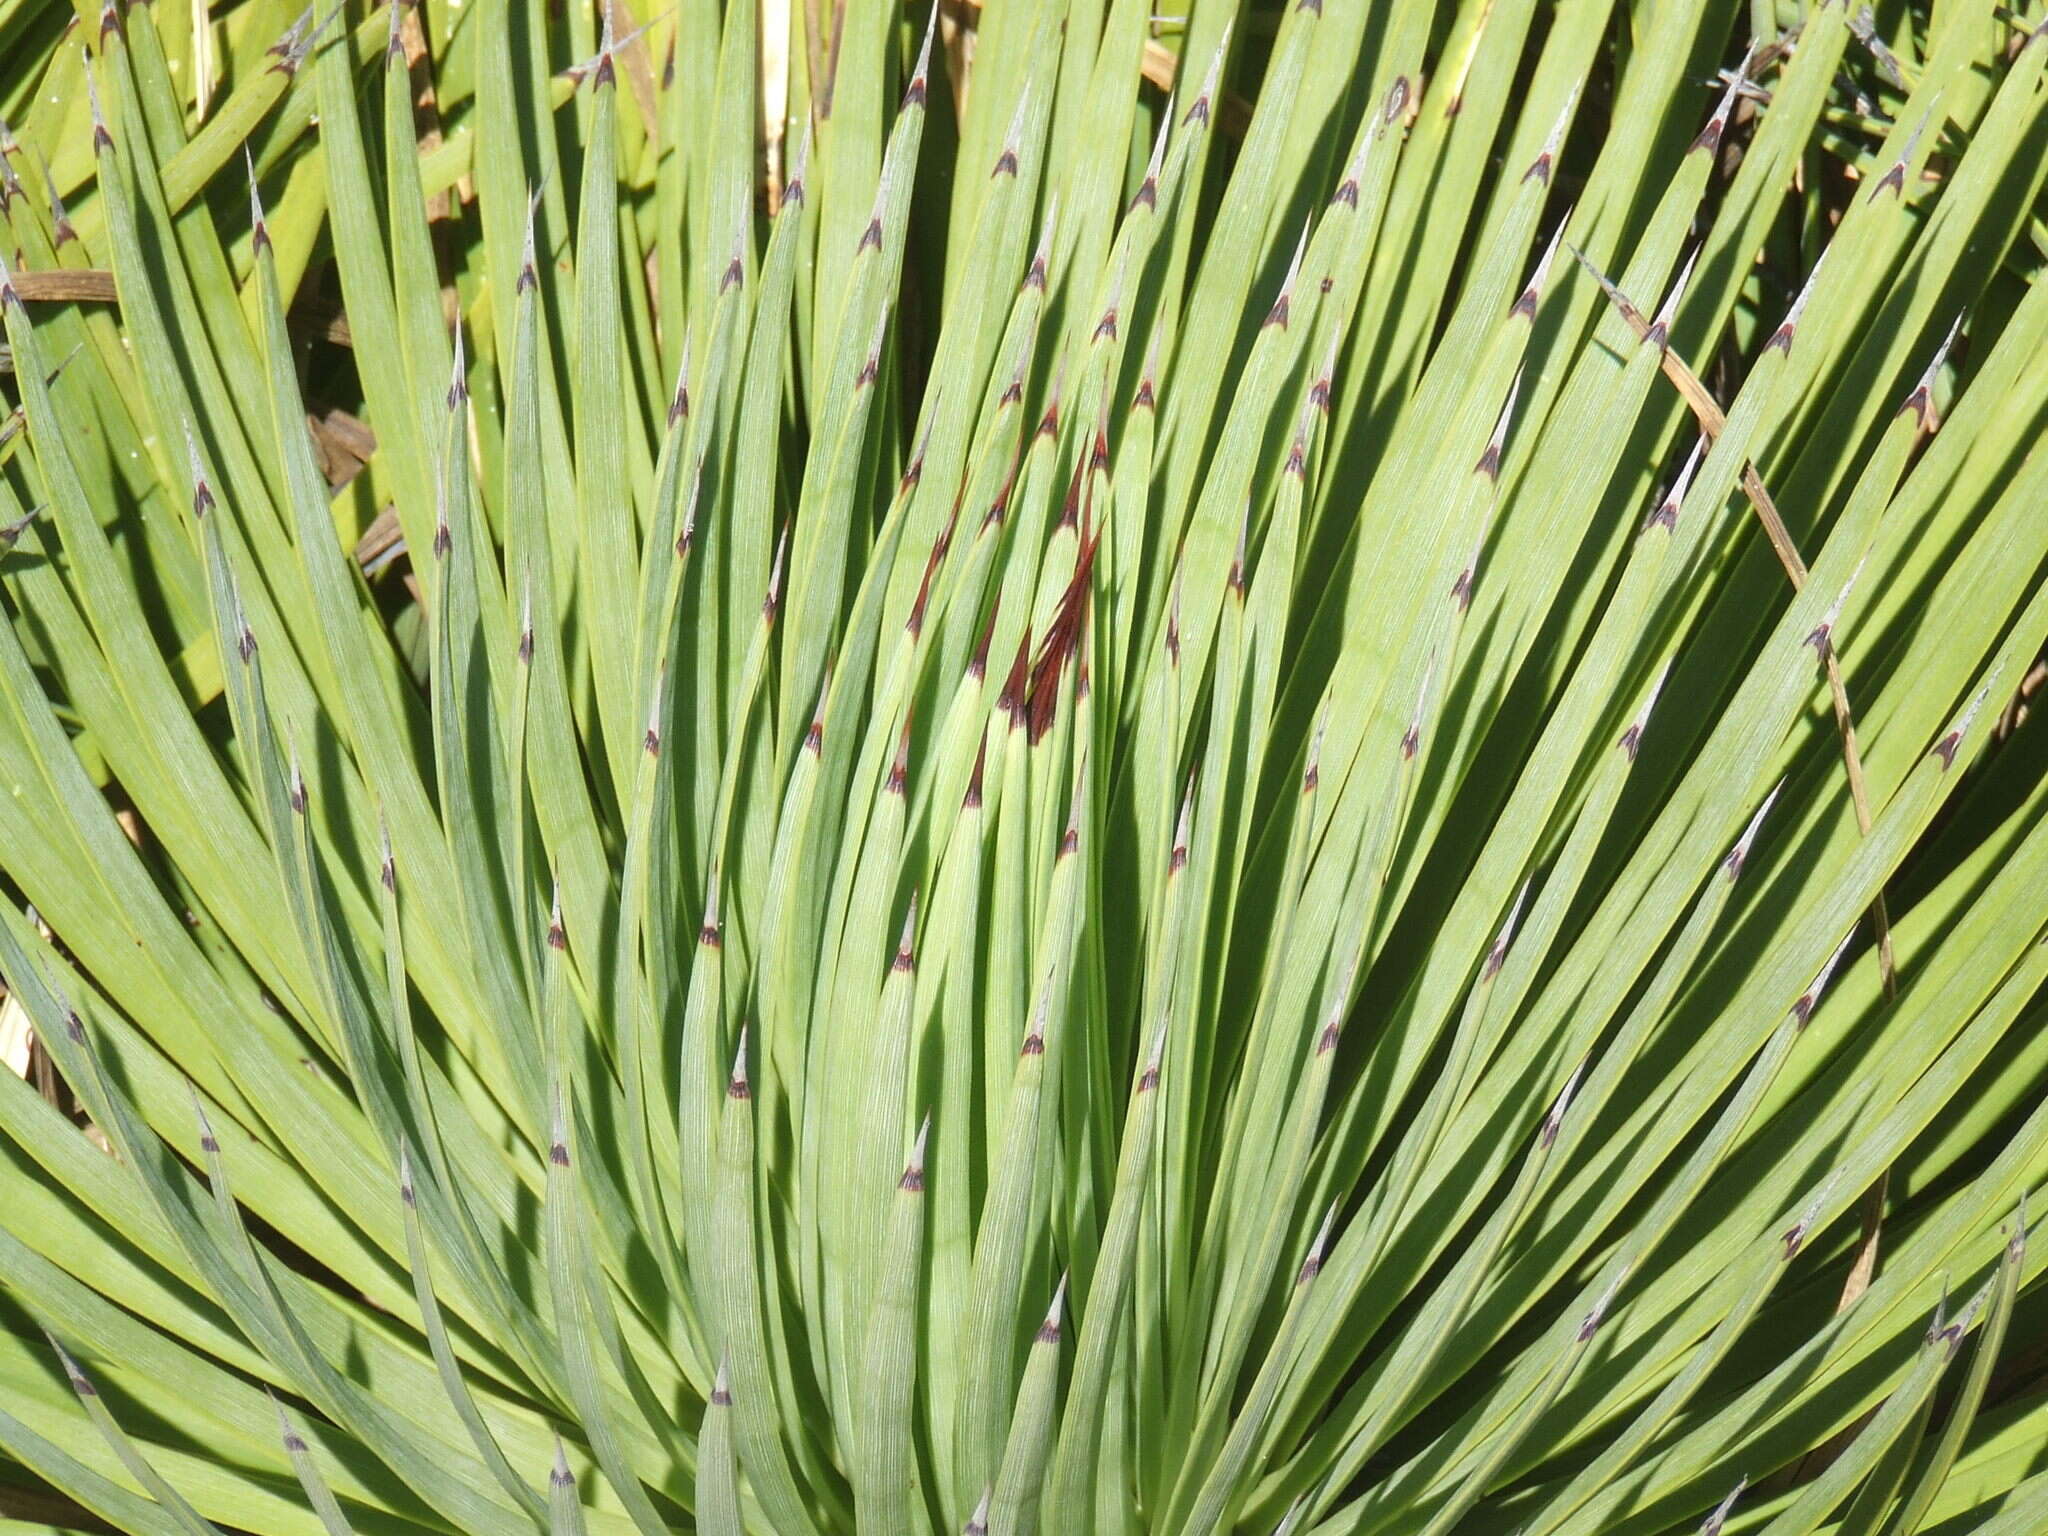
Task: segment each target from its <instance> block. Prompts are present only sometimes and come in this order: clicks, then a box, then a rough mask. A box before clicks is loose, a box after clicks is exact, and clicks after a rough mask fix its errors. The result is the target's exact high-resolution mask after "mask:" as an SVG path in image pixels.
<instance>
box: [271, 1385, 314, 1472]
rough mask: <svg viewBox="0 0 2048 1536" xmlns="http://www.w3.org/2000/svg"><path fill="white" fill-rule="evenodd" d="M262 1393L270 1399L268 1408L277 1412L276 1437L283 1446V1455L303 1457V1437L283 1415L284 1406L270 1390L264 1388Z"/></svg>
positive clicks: (304, 1443) (304, 1449) (284, 1414)
mask: <svg viewBox="0 0 2048 1536" xmlns="http://www.w3.org/2000/svg"><path fill="white" fill-rule="evenodd" d="M263 1392H264V1395H265V1396H267V1397H268V1398H269V1399H270V1406H271V1407H273V1408H275V1409H276V1410H277V1437H278V1439H279V1441H280V1442H282V1444H283V1445H284V1449H285V1454H286V1455H287V1456H303V1455H305V1453H306V1439H305V1436H303V1435H301V1434H300V1433H299V1431H298V1428H297V1426H295V1425H294V1424H293V1423H292V1421H291V1419H290V1417H289V1416H288V1415H287V1414H286V1413H285V1411H284V1404H283V1403H282V1402H280V1401H279V1400H278V1396H277V1394H276V1393H275V1392H273V1391H271V1390H270V1388H268V1387H265V1388H264V1389H263Z"/></svg>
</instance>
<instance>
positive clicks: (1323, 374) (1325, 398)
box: [1308, 328, 1344, 416]
mask: <svg viewBox="0 0 2048 1536" xmlns="http://www.w3.org/2000/svg"><path fill="white" fill-rule="evenodd" d="M1343 342H1344V333H1343V331H1342V329H1341V328H1338V329H1333V330H1332V331H1331V332H1330V341H1329V345H1328V346H1326V347H1325V348H1324V349H1323V363H1322V366H1321V367H1320V368H1318V369H1317V370H1316V377H1315V382H1314V383H1313V384H1311V385H1310V386H1309V390H1308V403H1309V407H1310V409H1312V410H1314V411H1316V412H1317V413H1318V414H1320V415H1323V416H1327V415H1329V414H1330V390H1331V387H1332V386H1333V385H1334V384H1335V383H1336V379H1337V349H1338V348H1339V347H1341V346H1342V345H1343Z"/></svg>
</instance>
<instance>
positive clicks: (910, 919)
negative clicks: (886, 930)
mask: <svg viewBox="0 0 2048 1536" xmlns="http://www.w3.org/2000/svg"><path fill="white" fill-rule="evenodd" d="M889 969H890V970H891V971H897V972H909V971H914V970H916V969H917V892H916V891H915V890H913V891H912V892H911V893H910V906H909V908H908V909H907V910H906V911H905V912H904V914H903V932H902V933H901V934H900V935H899V936H898V938H897V940H896V955H895V958H894V959H892V960H891V961H890V962H889Z"/></svg>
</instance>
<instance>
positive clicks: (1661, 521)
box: [1643, 433, 1707, 533]
mask: <svg viewBox="0 0 2048 1536" xmlns="http://www.w3.org/2000/svg"><path fill="white" fill-rule="evenodd" d="M1706 451H1707V437H1706V434H1705V433H1701V434H1700V435H1699V437H1697V438H1695V439H1694V440H1693V445H1692V452H1690V453H1688V454H1687V455H1686V456H1685V464H1684V465H1683V466H1682V467H1681V468H1680V469H1679V471H1678V478H1677V479H1676V480H1673V481H1672V482H1671V489H1670V490H1668V491H1666V492H1665V493H1664V499H1663V500H1662V501H1659V502H1658V503H1657V508H1656V510H1655V511H1653V512H1652V513H1651V514H1650V516H1649V518H1648V519H1647V520H1646V521H1645V522H1644V524H1643V531H1644V532H1645V533H1647V532H1649V530H1650V529H1652V528H1662V529H1664V530H1665V532H1667V533H1676V532H1677V531H1678V513H1679V509H1680V508H1681V507H1683V506H1684V505H1685V496H1686V492H1688V491H1690V490H1691V489H1692V477H1693V473H1694V471H1696V470H1697V469H1698V468H1699V467H1700V459H1701V457H1702V456H1703V455H1704V454H1705V453H1706Z"/></svg>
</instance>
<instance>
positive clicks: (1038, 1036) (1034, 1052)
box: [1017, 992, 1049, 1056]
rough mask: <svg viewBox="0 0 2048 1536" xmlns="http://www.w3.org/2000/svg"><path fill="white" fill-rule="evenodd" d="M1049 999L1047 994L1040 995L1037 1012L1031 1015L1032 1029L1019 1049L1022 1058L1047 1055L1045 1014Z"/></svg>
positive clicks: (1025, 1033) (1025, 1035)
mask: <svg viewBox="0 0 2048 1536" xmlns="http://www.w3.org/2000/svg"><path fill="white" fill-rule="evenodd" d="M1048 1003H1049V999H1048V998H1047V997H1046V995H1045V993H1043V992H1040V993H1039V994H1038V1007H1037V1010H1036V1011H1035V1012H1034V1013H1033V1014H1032V1015H1031V1027H1030V1028H1029V1029H1028V1030H1026V1031H1025V1032H1024V1044H1023V1045H1022V1046H1020V1047H1019V1048H1018V1051H1017V1054H1018V1055H1020V1056H1043V1055H1044V1054H1045V1022H1046V1021H1045V1013H1046V1008H1047V1006H1048Z"/></svg>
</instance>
